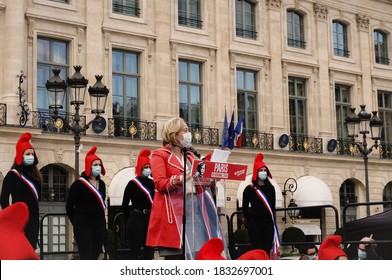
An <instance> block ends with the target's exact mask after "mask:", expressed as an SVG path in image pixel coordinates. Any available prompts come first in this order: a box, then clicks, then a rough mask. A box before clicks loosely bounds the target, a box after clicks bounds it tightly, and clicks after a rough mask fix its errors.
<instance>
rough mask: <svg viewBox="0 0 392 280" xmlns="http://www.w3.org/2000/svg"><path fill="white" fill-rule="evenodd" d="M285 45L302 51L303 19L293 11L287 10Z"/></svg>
mask: <svg viewBox="0 0 392 280" xmlns="http://www.w3.org/2000/svg"><path fill="white" fill-rule="evenodd" d="M287 44H288V45H289V46H290V47H296V48H301V49H304V48H305V46H306V42H305V34H304V17H303V15H301V14H300V13H298V12H296V11H294V10H287Z"/></svg>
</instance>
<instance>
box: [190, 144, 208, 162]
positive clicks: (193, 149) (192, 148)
mask: <svg viewBox="0 0 392 280" xmlns="http://www.w3.org/2000/svg"><path fill="white" fill-rule="evenodd" d="M187 149H188V151H190V152H192V153H193V154H194V155H195V156H197V157H198V158H199V159H201V160H204V156H202V155H201V154H200V153H199V152H198V151H197V150H196V149H195V148H194V147H193V146H188V147H187Z"/></svg>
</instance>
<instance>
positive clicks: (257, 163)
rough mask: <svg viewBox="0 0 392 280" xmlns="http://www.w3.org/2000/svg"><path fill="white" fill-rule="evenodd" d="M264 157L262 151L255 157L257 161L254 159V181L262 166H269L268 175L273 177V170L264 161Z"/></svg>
mask: <svg viewBox="0 0 392 280" xmlns="http://www.w3.org/2000/svg"><path fill="white" fill-rule="evenodd" d="M263 159H264V155H263V154H262V153H260V154H258V155H257V156H256V157H255V161H254V164H253V177H252V179H253V181H256V180H257V173H258V171H259V169H260V168H262V167H266V168H267V174H268V177H270V178H271V179H272V175H271V172H270V171H269V169H268V167H267V165H266V164H265V163H264V161H263Z"/></svg>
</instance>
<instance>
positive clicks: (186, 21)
mask: <svg viewBox="0 0 392 280" xmlns="http://www.w3.org/2000/svg"><path fill="white" fill-rule="evenodd" d="M178 24H179V25H184V26H189V27H196V28H201V27H202V26H203V21H201V20H200V19H193V18H189V17H185V16H178Z"/></svg>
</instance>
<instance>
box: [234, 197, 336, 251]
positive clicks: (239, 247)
mask: <svg viewBox="0 0 392 280" xmlns="http://www.w3.org/2000/svg"><path fill="white" fill-rule="evenodd" d="M315 207H318V208H331V209H332V210H333V211H334V214H335V227H336V229H338V228H339V216H338V210H337V208H336V207H335V206H334V205H315V206H303V207H286V208H277V209H276V212H280V211H288V210H296V209H298V210H303V209H310V208H315ZM242 213H243V211H242V210H240V211H236V212H234V213H232V214H231V216H230V225H229V229H230V231H229V250H230V253H231V254H232V255H236V254H239V253H240V254H243V253H245V252H247V251H249V250H251V249H252V246H251V244H250V243H235V242H234V240H233V235H234V226H233V223H234V219H235V217H236V216H237V215H239V214H242ZM320 224H321V225H322V220H321V218H320ZM321 233H322V232H321ZM321 238H322V239H323V235H321ZM314 244H320V242H282V246H285V245H290V246H296V245H314Z"/></svg>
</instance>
